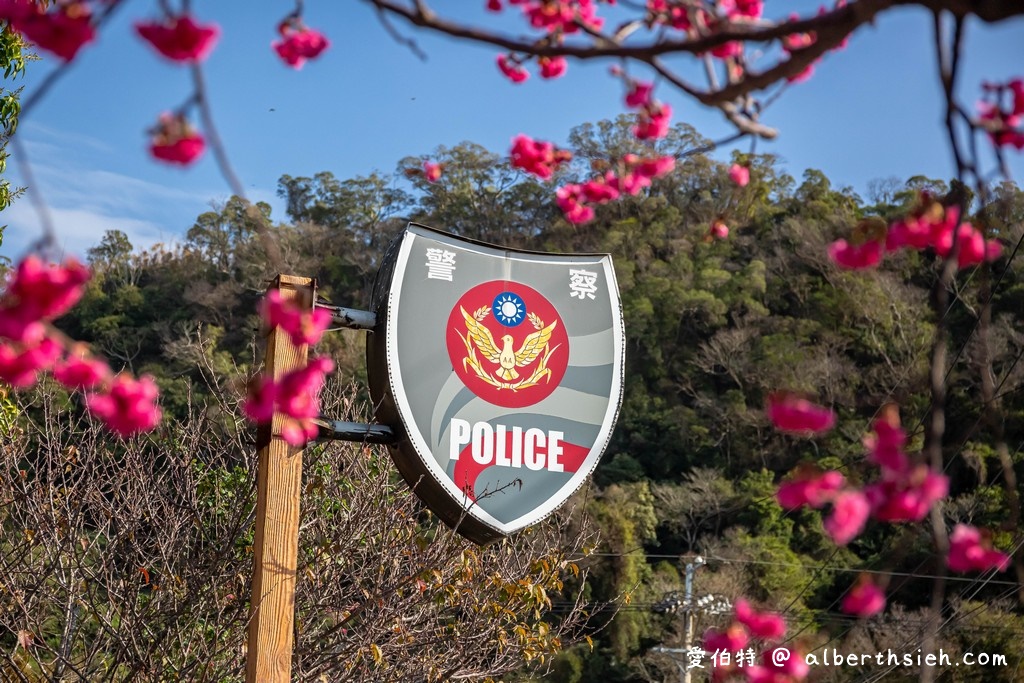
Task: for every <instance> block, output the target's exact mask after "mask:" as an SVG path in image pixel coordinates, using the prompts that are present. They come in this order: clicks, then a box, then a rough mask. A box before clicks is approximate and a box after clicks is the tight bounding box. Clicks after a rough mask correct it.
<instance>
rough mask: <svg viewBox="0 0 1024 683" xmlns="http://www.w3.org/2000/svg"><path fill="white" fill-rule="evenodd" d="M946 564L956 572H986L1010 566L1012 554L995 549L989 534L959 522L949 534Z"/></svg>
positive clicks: (1002, 570) (1004, 569)
mask: <svg viewBox="0 0 1024 683" xmlns="http://www.w3.org/2000/svg"><path fill="white" fill-rule="evenodd" d="M946 564H947V565H948V566H949V568H950V569H952V570H953V571H955V572H971V571H978V572H986V571H989V570H990V569H996V570H998V571H1001V572H1005V571H1006V570H1007V569H1009V568H1010V556H1009V555H1007V554H1005V553H1002V552H1000V551H998V550H995V549H994V548H993V547H992V542H991V540H990V539H989V538H988V536H987V534H986V535H984V536H983V534H982V532H981V530H979V529H977V528H975V527H973V526H968V525H966V524H957V525H956V526H955V527H954V528H953V533H952V534H950V536H949V556H948V557H947V558H946Z"/></svg>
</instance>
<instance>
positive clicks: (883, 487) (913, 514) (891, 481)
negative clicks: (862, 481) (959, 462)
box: [864, 463, 949, 522]
mask: <svg viewBox="0 0 1024 683" xmlns="http://www.w3.org/2000/svg"><path fill="white" fill-rule="evenodd" d="M947 493H949V478H948V477H946V476H945V475H942V474H936V473H935V472H933V471H932V470H931V468H929V467H928V466H927V465H925V464H923V463H921V464H918V465H916V466H914V467H912V468H910V469H909V470H908V471H907V472H906V473H892V474H890V477H888V478H883V479H882V480H881V481H877V482H875V483H872V484H869V485H868V486H866V487H865V488H864V495H865V496H867V499H868V501H869V502H870V503H871V513H872V515H873V516H874V517H875V519H877V520H879V521H882V522H920V521H921V520H922V519H924V518H925V517H926V516H927V515H928V511H929V510H931V508H932V505H934V504H935V503H936V502H937V501H939V500H941V499H942V498H945V497H946V494H947Z"/></svg>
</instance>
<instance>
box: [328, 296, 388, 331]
mask: <svg viewBox="0 0 1024 683" xmlns="http://www.w3.org/2000/svg"><path fill="white" fill-rule="evenodd" d="M316 307H317V308H326V309H327V310H329V311H330V312H331V313H332V314H333V315H334V319H333V320H332V322H333V323H334V324H335V325H337V326H338V327H347V328H348V329H351V330H372V329H373V328H374V327H376V326H377V315H376V314H375V313H374V312H373V311H361V310H359V309H358V308H345V307H344V306H331V305H330V304H323V303H320V302H317V304H316Z"/></svg>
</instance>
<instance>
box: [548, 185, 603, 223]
mask: <svg viewBox="0 0 1024 683" xmlns="http://www.w3.org/2000/svg"><path fill="white" fill-rule="evenodd" d="M582 200H583V188H581V187H580V186H579V185H576V184H570V185H565V186H563V187H560V188H558V190H556V191H555V202H556V203H557V204H558V208H560V209H561V210H562V213H563V214H564V215H565V220H567V221H569V222H570V223H572V224H573V225H579V224H581V223H586V222H588V221H591V220H593V219H594V209H593V208H592V207H589V206H587V205H586V204H584V203H583V201H582Z"/></svg>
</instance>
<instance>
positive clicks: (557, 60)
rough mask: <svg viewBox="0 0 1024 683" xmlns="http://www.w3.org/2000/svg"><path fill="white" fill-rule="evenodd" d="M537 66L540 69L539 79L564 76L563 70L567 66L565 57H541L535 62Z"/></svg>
mask: <svg viewBox="0 0 1024 683" xmlns="http://www.w3.org/2000/svg"><path fill="white" fill-rule="evenodd" d="M537 65H538V66H539V67H540V77H541V78H547V79H551V78H559V77H560V76H563V75H565V70H566V68H568V66H569V64H568V62H566V61H565V57H541V58H539V59H538V60H537Z"/></svg>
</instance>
